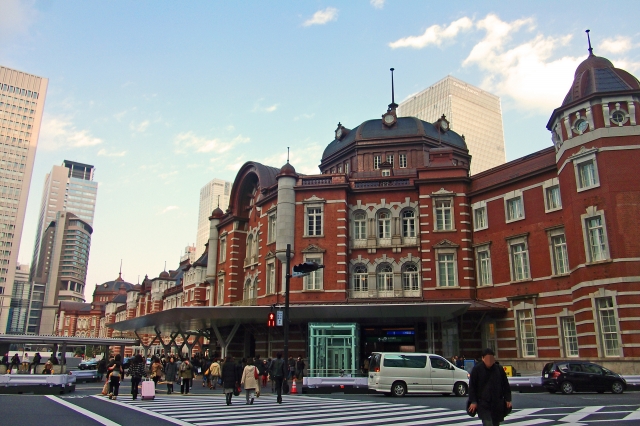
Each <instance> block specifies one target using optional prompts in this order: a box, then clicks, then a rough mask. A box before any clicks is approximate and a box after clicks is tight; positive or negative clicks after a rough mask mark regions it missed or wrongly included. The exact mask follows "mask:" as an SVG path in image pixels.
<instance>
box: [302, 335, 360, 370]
mask: <svg viewBox="0 0 640 426" xmlns="http://www.w3.org/2000/svg"><path fill="white" fill-rule="evenodd" d="M358 340H359V328H358V324H326V323H310V324H309V376H310V377H338V376H355V375H356V374H357V373H358V370H359V358H358Z"/></svg>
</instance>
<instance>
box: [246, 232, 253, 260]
mask: <svg viewBox="0 0 640 426" xmlns="http://www.w3.org/2000/svg"><path fill="white" fill-rule="evenodd" d="M252 255H253V235H251V234H249V236H248V237H247V256H246V258H247V259H251V256H252Z"/></svg>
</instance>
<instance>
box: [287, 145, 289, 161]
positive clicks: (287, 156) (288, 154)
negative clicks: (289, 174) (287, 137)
mask: <svg viewBox="0 0 640 426" xmlns="http://www.w3.org/2000/svg"><path fill="white" fill-rule="evenodd" d="M287 164H289V147H287Z"/></svg>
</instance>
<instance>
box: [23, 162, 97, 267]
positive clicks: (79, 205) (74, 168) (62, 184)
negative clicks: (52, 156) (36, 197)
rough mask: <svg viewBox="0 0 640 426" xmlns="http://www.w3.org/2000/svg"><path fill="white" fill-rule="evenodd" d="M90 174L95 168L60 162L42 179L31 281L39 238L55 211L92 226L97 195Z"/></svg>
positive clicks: (37, 261) (37, 255)
mask: <svg viewBox="0 0 640 426" xmlns="http://www.w3.org/2000/svg"><path fill="white" fill-rule="evenodd" d="M94 172H95V168H94V167H93V166H91V165H89V164H82V163H77V162H75V161H69V160H64V162H63V163H62V165H61V166H53V168H52V169H51V172H49V173H47V175H46V176H45V178H44V189H43V190H42V200H41V202H40V213H39V216H38V227H37V229H36V241H35V244H34V247H33V258H32V260H31V277H32V279H33V275H34V270H35V268H36V267H37V266H38V264H39V256H40V245H41V241H42V236H43V234H44V231H45V230H46V229H47V227H48V226H49V224H50V223H51V221H53V220H55V219H56V214H57V213H58V212H70V213H73V214H75V215H76V216H77V217H78V218H80V219H82V220H83V221H85V222H86V223H88V224H89V226H93V216H94V213H95V209H96V197H97V195H98V182H94V181H93V175H94Z"/></svg>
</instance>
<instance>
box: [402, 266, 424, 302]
mask: <svg viewBox="0 0 640 426" xmlns="http://www.w3.org/2000/svg"><path fill="white" fill-rule="evenodd" d="M407 268H415V270H410V271H408V270H407ZM402 291H403V292H404V295H405V297H420V291H421V289H420V265H419V264H418V263H416V262H405V263H404V264H403V265H402Z"/></svg>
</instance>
